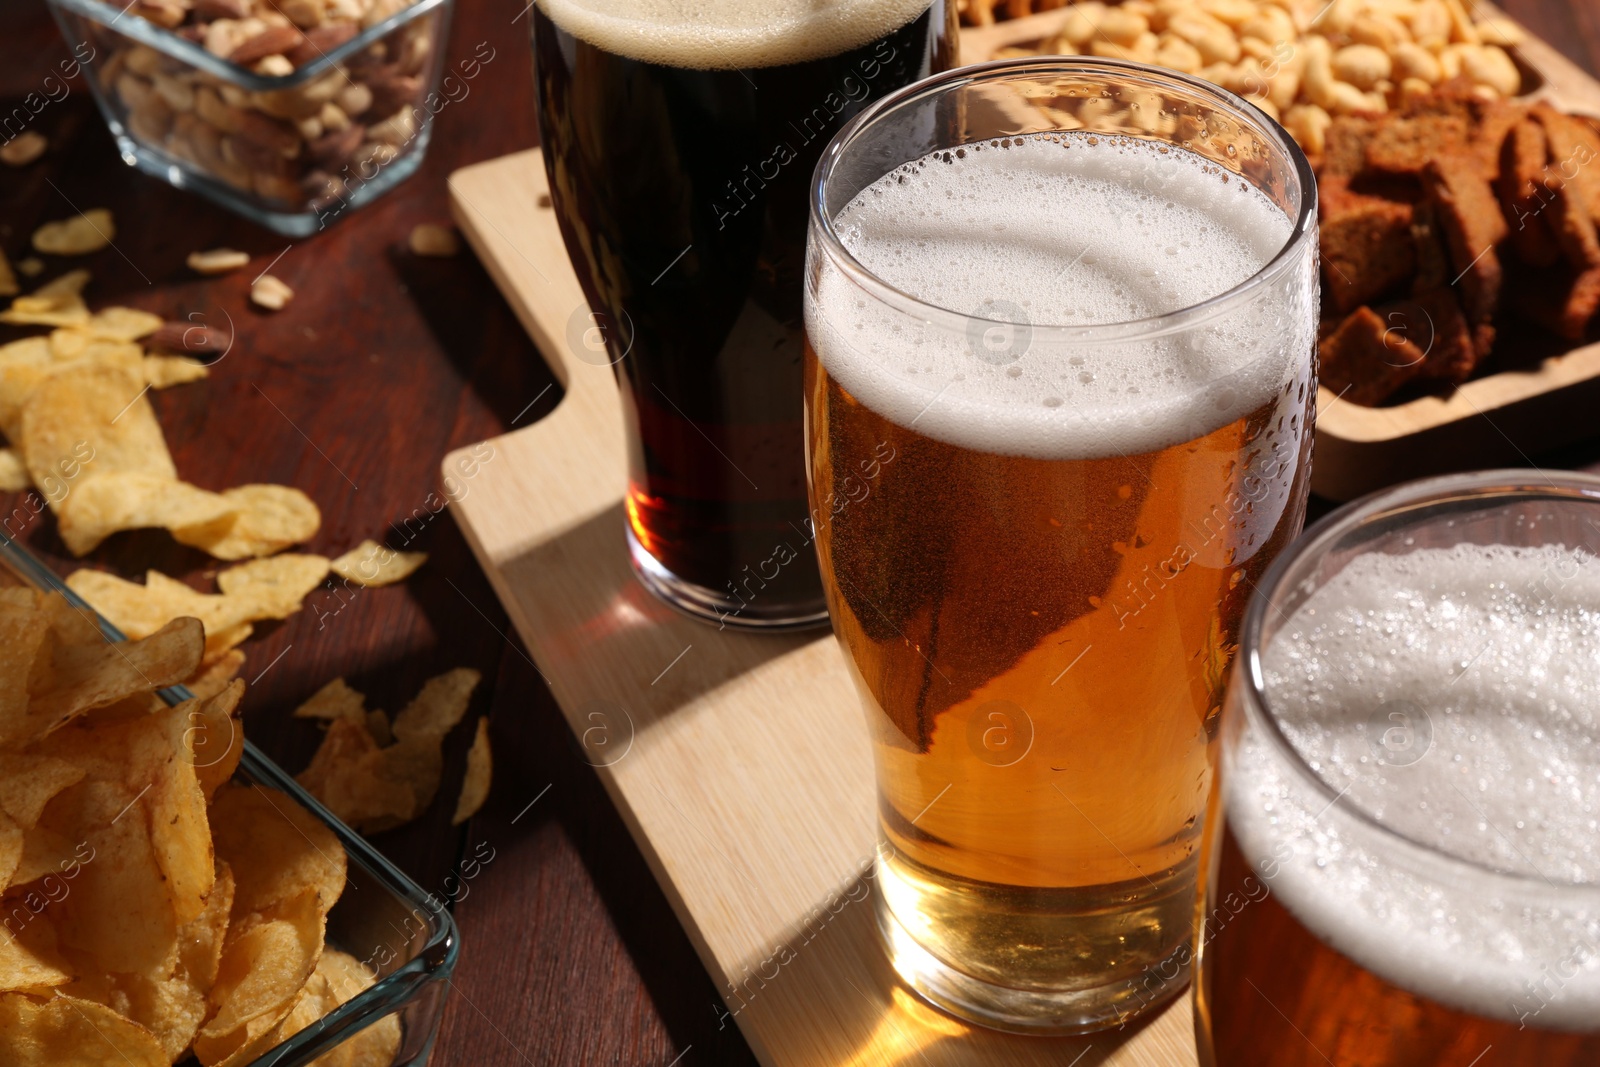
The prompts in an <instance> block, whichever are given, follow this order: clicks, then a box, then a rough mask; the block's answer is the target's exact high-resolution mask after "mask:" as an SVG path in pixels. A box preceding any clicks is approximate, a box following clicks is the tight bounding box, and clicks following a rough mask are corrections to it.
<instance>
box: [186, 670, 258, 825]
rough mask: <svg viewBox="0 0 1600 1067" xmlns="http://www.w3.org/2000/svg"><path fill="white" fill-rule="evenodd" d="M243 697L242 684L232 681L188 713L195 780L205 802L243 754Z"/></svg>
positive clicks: (231, 774) (227, 776)
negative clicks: (240, 707)
mask: <svg viewBox="0 0 1600 1067" xmlns="http://www.w3.org/2000/svg"><path fill="white" fill-rule="evenodd" d="M243 696H244V683H243V682H241V681H238V680H235V681H233V682H230V683H229V684H228V685H226V686H224V687H223V689H222V690H221V691H220V692H217V693H215V694H213V695H212V696H208V697H201V698H199V699H200V703H199V704H198V705H196V706H195V707H194V708H192V709H191V710H190V712H189V729H190V732H191V734H192V736H191V739H190V745H191V747H192V748H193V750H194V772H195V777H196V778H197V779H198V780H199V782H200V791H201V792H203V793H204V794H205V795H206V799H207V800H208V801H209V800H210V799H211V797H212V796H214V795H215V794H216V792H217V790H218V789H219V788H221V786H222V784H223V783H224V782H226V781H227V780H228V779H229V778H232V777H233V772H234V771H236V770H238V769H239V758H240V756H242V755H243V754H244V725H243V724H242V723H240V722H239V719H238V713H239V701H240V699H241V698H243Z"/></svg>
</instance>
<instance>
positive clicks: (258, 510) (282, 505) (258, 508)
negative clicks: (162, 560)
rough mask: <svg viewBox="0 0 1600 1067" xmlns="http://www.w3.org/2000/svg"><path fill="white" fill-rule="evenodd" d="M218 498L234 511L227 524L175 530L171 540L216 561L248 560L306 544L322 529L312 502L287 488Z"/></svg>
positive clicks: (230, 492) (253, 488) (249, 489)
mask: <svg viewBox="0 0 1600 1067" xmlns="http://www.w3.org/2000/svg"><path fill="white" fill-rule="evenodd" d="M221 495H222V497H223V499H225V500H226V501H227V502H228V503H229V505H230V506H232V507H233V508H234V511H235V514H234V518H233V519H232V520H231V521H230V522H228V523H226V524H225V525H224V526H222V527H218V526H217V525H215V524H199V525H196V526H195V527H193V528H178V529H174V530H173V531H172V536H173V537H174V538H175V539H176V540H177V541H179V542H180V543H182V544H186V545H193V546H194V547H195V548H200V549H204V550H205V551H206V552H209V553H210V554H211V555H213V556H215V557H217V558H218V559H226V560H235V559H249V558H251V557H256V556H270V555H271V554H272V553H274V552H280V551H282V550H283V549H285V548H288V547H289V546H290V545H296V544H299V543H300V542H302V541H308V540H310V539H311V538H312V537H313V536H315V535H316V532H317V530H318V528H319V527H321V525H322V512H321V511H319V510H318V509H317V505H316V504H314V503H312V501H311V498H310V497H308V496H306V495H305V494H304V493H302V492H301V491H300V490H298V489H291V488H290V487H288V486H286V485H241V486H236V487H235V488H233V489H227V490H224V491H223V493H222V494H221Z"/></svg>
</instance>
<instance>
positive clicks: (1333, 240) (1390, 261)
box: [1321, 197, 1417, 312]
mask: <svg viewBox="0 0 1600 1067" xmlns="http://www.w3.org/2000/svg"><path fill="white" fill-rule="evenodd" d="M1411 216H1412V209H1411V205H1409V204H1399V203H1395V202H1394V201H1390V200H1380V199H1377V198H1376V197H1364V198H1362V199H1361V200H1360V201H1358V202H1355V203H1353V204H1351V205H1350V206H1348V207H1346V208H1345V209H1344V210H1343V211H1342V212H1340V213H1339V214H1337V215H1334V216H1331V217H1329V218H1326V219H1324V220H1323V223H1322V229H1321V245H1322V276H1323V280H1324V282H1325V284H1326V285H1327V288H1328V293H1329V295H1330V296H1331V297H1332V298H1333V304H1334V307H1336V308H1337V309H1338V310H1339V311H1340V312H1347V311H1351V310H1353V309H1354V308H1357V307H1360V306H1361V305H1362V304H1366V303H1370V302H1372V301H1373V300H1376V299H1378V298H1380V297H1382V296H1385V295H1387V294H1388V293H1390V292H1393V291H1394V290H1396V289H1397V288H1399V287H1401V286H1403V285H1404V283H1405V282H1407V281H1408V280H1409V279H1410V278H1411V275H1412V274H1413V272H1415V270H1416V267H1417V255H1416V248H1415V246H1414V245H1413V243H1412V240H1411Z"/></svg>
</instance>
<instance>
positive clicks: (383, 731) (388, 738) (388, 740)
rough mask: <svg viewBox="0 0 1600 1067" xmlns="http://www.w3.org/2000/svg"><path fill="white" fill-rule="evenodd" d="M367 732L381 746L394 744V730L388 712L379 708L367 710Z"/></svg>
mask: <svg viewBox="0 0 1600 1067" xmlns="http://www.w3.org/2000/svg"><path fill="white" fill-rule="evenodd" d="M367 733H369V734H371V735H372V739H373V740H374V741H376V742H378V744H379V745H380V746H386V745H392V744H394V730H393V729H392V728H391V727H390V726H389V716H388V713H386V712H383V711H379V710H378V709H377V708H374V709H373V710H371V711H369V712H367Z"/></svg>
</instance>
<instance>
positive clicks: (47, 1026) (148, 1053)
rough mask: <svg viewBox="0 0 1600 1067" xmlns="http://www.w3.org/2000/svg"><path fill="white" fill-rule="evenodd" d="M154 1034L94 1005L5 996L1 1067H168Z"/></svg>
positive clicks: (0, 1013)
mask: <svg viewBox="0 0 1600 1067" xmlns="http://www.w3.org/2000/svg"><path fill="white" fill-rule="evenodd" d="M170 1062H171V1061H170V1060H168V1059H167V1056H166V1053H165V1051H164V1050H163V1049H162V1048H161V1043H160V1042H158V1041H157V1040H156V1038H155V1035H153V1034H151V1033H150V1031H148V1030H146V1029H145V1028H144V1027H142V1026H140V1025H139V1024H138V1023H136V1022H133V1021H132V1020H131V1019H127V1018H124V1017H123V1016H121V1015H119V1014H117V1012H115V1011H113V1010H112V1009H111V1008H108V1007H106V1006H105V1005H104V1004H97V1003H95V1002H94V1001H92V1000H78V999H76V998H73V997H67V996H60V995H58V996H55V997H53V998H52V999H50V1000H39V999H37V998H34V997H29V996H25V995H23V994H21V993H7V994H5V995H3V996H0V1063H4V1064H5V1065H6V1067H104V1065H105V1064H110V1063H114V1064H116V1065H117V1067H168V1064H169V1063H170Z"/></svg>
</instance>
